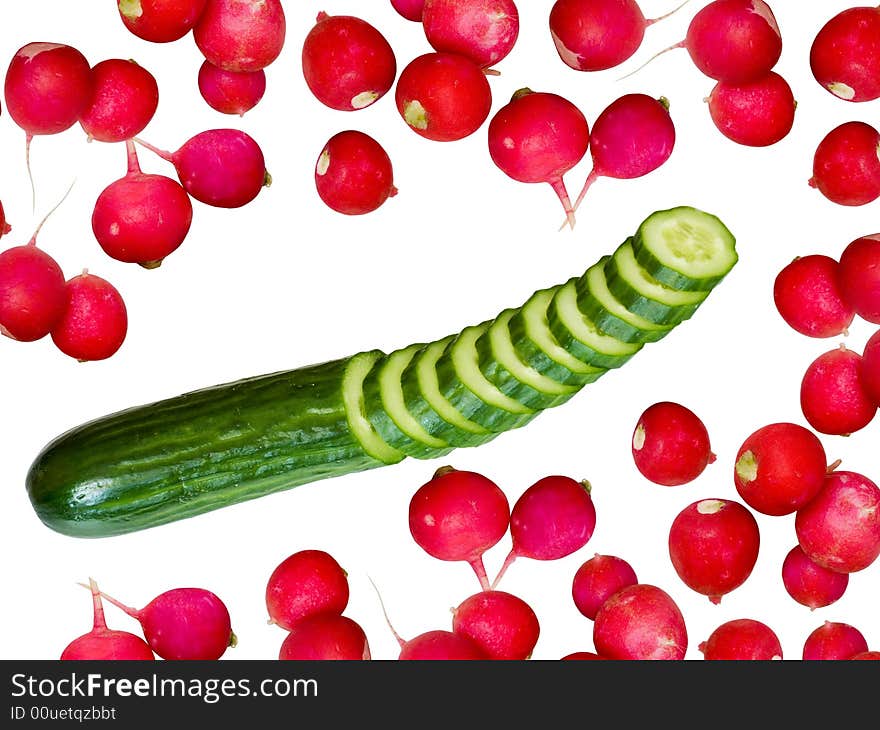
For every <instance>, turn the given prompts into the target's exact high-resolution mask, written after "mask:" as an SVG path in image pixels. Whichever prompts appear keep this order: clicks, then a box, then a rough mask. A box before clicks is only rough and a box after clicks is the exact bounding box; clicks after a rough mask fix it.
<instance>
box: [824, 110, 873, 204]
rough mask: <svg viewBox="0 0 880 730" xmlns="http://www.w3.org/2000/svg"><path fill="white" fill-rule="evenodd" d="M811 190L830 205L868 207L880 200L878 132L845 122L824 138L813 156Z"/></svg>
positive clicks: (869, 126) (858, 123)
mask: <svg viewBox="0 0 880 730" xmlns="http://www.w3.org/2000/svg"><path fill="white" fill-rule="evenodd" d="M808 182H809V185H810V187H814V188H816V189H817V190H818V191H819V192H820V193H822V195H824V196H825V197H826V198H827V199H828V200H830V201H831V202H832V203H837V204H838V205H847V206H859V205H867V204H868V203H871V202H873V201H874V200H876V199H877V198H878V197H880V132H878V131H877V130H876V129H875V128H874V127H872V126H871V125H870V124H867V123H865V122H844V123H843V124H840V125H838V126H837V127H835V128H834V129H832V130H831V131H830V132H828V134H826V135H825V136H824V137H823V138H822V140H821V141H820V142H819V144H818V145H817V147H816V152H815V154H814V155H813V176H812V177H811V178H810V179H809V181H808Z"/></svg>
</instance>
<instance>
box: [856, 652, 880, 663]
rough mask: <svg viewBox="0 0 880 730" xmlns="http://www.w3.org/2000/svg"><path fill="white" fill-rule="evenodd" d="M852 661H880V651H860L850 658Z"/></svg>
mask: <svg viewBox="0 0 880 730" xmlns="http://www.w3.org/2000/svg"><path fill="white" fill-rule="evenodd" d="M850 659H856V660H860V661H873V662H876V661H880V651H860V652H859V653H858V654H856V655H855V656H852V657H850Z"/></svg>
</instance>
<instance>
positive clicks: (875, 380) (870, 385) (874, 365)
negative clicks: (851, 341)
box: [862, 330, 880, 406]
mask: <svg viewBox="0 0 880 730" xmlns="http://www.w3.org/2000/svg"><path fill="white" fill-rule="evenodd" d="M862 385H863V386H864V387H865V391H866V392H867V393H868V395H869V396H870V397H871V400H873V401H874V403H876V404H877V405H878V406H880V330H877V331H876V332H875V333H874V334H873V335H871V336H870V337H869V338H868V341H867V342H866V343H865V347H864V349H863V350H862Z"/></svg>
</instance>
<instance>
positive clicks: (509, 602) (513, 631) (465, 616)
mask: <svg viewBox="0 0 880 730" xmlns="http://www.w3.org/2000/svg"><path fill="white" fill-rule="evenodd" d="M452 631H453V633H455V634H458V635H459V636H464V637H467V638H468V639H470V640H471V641H472V642H473V643H475V644H476V645H477V646H479V647H480V648H481V649H482V650H483V652H484V653H485V654H486V656H487V657H488V658H489V659H497V660H517V659H528V658H530V657H531V656H532V652H533V651H534V649H535V645H536V644H537V643H538V637H539V636H540V633H541V626H540V623H539V621H538V617H537V615H535V612H534V610H533V609H532V607H531V606H529V604H528V603H526V602H525V601H524V600H523V599H522V598H520V597H518V596H515V595H513V594H512V593H505V592H504V591H495V590H491V591H480V592H479V593H475V594H474V595H472V596H469V597H468V598H465V599H464V600H463V601H462V602H461V603H460V604H458V606H457V607H456V608H454V609H453V611H452Z"/></svg>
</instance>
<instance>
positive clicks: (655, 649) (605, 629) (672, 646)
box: [593, 583, 688, 660]
mask: <svg viewBox="0 0 880 730" xmlns="http://www.w3.org/2000/svg"><path fill="white" fill-rule="evenodd" d="M593 645H594V646H595V647H596V653H598V654H599V655H601V656H602V657H604V658H606V659H618V660H621V659H632V660H681V659H684V657H685V654H686V652H687V647H688V634H687V625H686V624H685V620H684V616H683V615H682V613H681V609H680V608H679V607H678V605H677V604H676V602H675V601H674V600H673V598H672V596H670V595H669V594H668V593H667V592H666V591H664V590H663V589H662V588H658V587H657V586H654V585H651V584H648V583H637V584H635V585H631V586H627V587H626V588H622V589H620V590H619V591H617V592H616V593H615V594H614V595H613V596H611V597H610V598H609V599H608V600H607V601H605V603H603V604H602V606H601V608H600V609H599V611H598V613H597V614H596V620H595V621H594V622H593Z"/></svg>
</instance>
